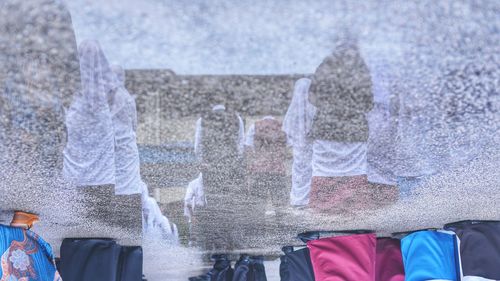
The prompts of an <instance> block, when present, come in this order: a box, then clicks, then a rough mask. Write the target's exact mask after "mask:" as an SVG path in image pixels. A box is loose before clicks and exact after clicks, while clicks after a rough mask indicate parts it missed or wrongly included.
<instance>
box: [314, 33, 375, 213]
mask: <svg viewBox="0 0 500 281" xmlns="http://www.w3.org/2000/svg"><path fill="white" fill-rule="evenodd" d="M310 95H311V96H310V97H311V101H312V102H313V104H314V105H315V106H316V107H317V112H316V115H315V117H314V121H313V124H312V129H311V132H310V137H311V138H312V139H313V140H314V143H313V157H312V167H313V179H312V184H311V198H310V205H311V206H312V207H314V208H316V209H319V210H322V211H329V210H332V209H333V208H339V209H340V208H341V207H342V205H341V204H340V203H342V202H344V201H348V200H351V199H354V200H359V201H363V199H362V198H361V197H359V194H356V193H359V192H362V190H361V189H363V187H366V186H367V180H366V142H367V139H368V122H367V119H366V113H367V112H368V111H369V110H370V109H371V108H372V104H373V97H372V89H371V79H370V73H369V71H368V68H367V66H366V64H365V63H364V61H363V59H362V57H361V55H360V53H359V49H358V47H357V45H356V43H355V42H354V41H353V40H347V41H345V42H342V44H340V45H338V46H337V48H336V49H335V51H334V52H333V53H332V54H331V55H330V56H328V57H327V58H325V59H324V60H323V62H322V63H321V64H320V65H319V66H318V68H317V69H316V72H315V74H314V79H313V82H312V84H311V93H310ZM344 204H346V203H345V202H344Z"/></svg>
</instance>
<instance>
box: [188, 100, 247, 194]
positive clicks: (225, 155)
mask: <svg viewBox="0 0 500 281" xmlns="http://www.w3.org/2000/svg"><path fill="white" fill-rule="evenodd" d="M243 142H244V126H243V120H242V119H241V117H240V116H239V115H238V114H237V113H235V112H233V111H232V110H226V107H225V105H223V104H222V103H217V104H216V105H214V106H213V108H212V110H210V111H209V112H207V113H206V114H204V115H203V116H202V117H201V118H200V119H198V121H197V122H196V132H195V143H194V152H195V154H196V155H197V157H198V159H199V162H200V164H201V172H202V173H203V179H204V182H205V186H211V185H212V182H213V183H214V184H216V183H217V184H220V183H224V182H227V183H230V182H232V181H234V180H237V178H238V177H241V164H240V163H241V161H240V159H241V155H242V154H243ZM207 188H208V189H210V188H211V187H207Z"/></svg>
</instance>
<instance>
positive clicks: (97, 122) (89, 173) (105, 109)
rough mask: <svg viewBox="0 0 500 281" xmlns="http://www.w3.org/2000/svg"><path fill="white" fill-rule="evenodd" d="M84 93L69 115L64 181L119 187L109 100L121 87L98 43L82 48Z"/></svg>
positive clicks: (81, 46)
mask: <svg viewBox="0 0 500 281" xmlns="http://www.w3.org/2000/svg"><path fill="white" fill-rule="evenodd" d="M79 56H80V72H81V76H82V90H81V91H80V92H77V93H75V95H74V98H73V102H72V104H71V106H70V108H69V110H68V113H67V115H66V126H67V128H68V143H67V144H66V148H65V150H64V169H63V173H64V175H65V177H66V178H67V179H69V180H71V181H73V182H74V183H75V184H76V185H77V186H96V185H108V184H115V183H116V174H115V135H114V130H113V120H112V119H113V116H112V114H111V109H110V104H109V100H110V99H111V96H112V92H113V91H116V89H118V87H119V84H118V82H117V81H116V79H115V78H114V75H113V74H112V72H111V69H109V66H108V63H107V60H106V58H105V57H104V54H103V53H102V51H101V49H100V47H99V45H98V43H97V42H91V41H86V42H83V43H82V44H81V45H80V48H79Z"/></svg>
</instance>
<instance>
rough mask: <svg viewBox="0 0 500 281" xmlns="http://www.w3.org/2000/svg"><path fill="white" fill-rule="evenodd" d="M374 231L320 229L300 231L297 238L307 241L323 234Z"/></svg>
mask: <svg viewBox="0 0 500 281" xmlns="http://www.w3.org/2000/svg"><path fill="white" fill-rule="evenodd" d="M369 233H373V230H369V229H353V230H319V231H306V232H302V233H299V234H298V235H297V238H298V239H300V240H301V241H302V242H304V243H307V241H312V240H317V239H319V238H321V236H322V235H323V236H328V235H329V236H332V235H334V234H369Z"/></svg>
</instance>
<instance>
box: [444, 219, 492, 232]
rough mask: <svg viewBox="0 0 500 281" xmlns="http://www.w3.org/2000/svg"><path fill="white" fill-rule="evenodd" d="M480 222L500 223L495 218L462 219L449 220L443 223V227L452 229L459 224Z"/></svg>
mask: <svg viewBox="0 0 500 281" xmlns="http://www.w3.org/2000/svg"><path fill="white" fill-rule="evenodd" d="M480 223H500V221H496V220H463V221H456V222H451V223H447V224H445V225H444V227H443V228H444V229H446V230H448V229H453V228H454V227H457V226H460V225H464V224H467V225H471V224H480Z"/></svg>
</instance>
